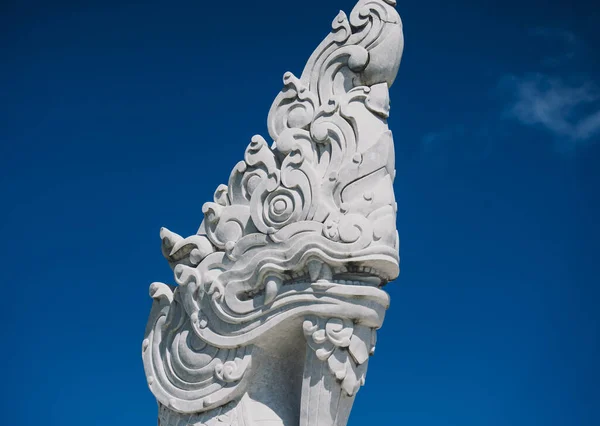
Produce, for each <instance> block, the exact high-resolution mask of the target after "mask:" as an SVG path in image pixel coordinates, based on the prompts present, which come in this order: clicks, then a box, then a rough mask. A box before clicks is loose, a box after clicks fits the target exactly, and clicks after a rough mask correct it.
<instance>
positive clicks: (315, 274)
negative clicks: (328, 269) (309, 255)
mask: <svg viewBox="0 0 600 426" xmlns="http://www.w3.org/2000/svg"><path fill="white" fill-rule="evenodd" d="M306 266H307V267H308V274H309V276H310V279H311V281H312V282H316V281H317V280H318V279H319V274H320V273H321V268H322V267H323V262H321V261H320V260H319V259H311V260H309V261H308V263H307V265H306Z"/></svg>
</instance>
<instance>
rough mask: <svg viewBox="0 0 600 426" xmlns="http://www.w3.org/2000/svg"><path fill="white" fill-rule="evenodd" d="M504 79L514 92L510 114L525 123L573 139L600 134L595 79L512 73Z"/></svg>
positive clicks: (599, 106) (598, 94)
mask: <svg viewBox="0 0 600 426" xmlns="http://www.w3.org/2000/svg"><path fill="white" fill-rule="evenodd" d="M504 82H505V84H507V85H508V87H510V90H511V92H512V95H513V103H512V104H511V106H510V107H509V109H508V113H509V116H511V117H513V118H515V119H517V120H518V121H519V122H521V123H522V124H525V125H533V126H540V127H542V128H545V129H546V130H548V131H550V132H552V133H553V134H554V135H555V136H558V137H561V138H567V139H569V140H571V141H574V142H581V141H586V140H588V139H591V138H593V137H595V136H596V135H598V134H600V102H598V101H600V89H599V88H598V87H597V86H596V84H594V83H593V82H592V81H590V80H587V81H583V82H579V83H573V82H570V81H568V80H567V79H566V78H564V77H557V76H550V75H546V74H540V73H537V74H527V75H524V76H521V77H516V76H509V77H507V78H505V81H504Z"/></svg>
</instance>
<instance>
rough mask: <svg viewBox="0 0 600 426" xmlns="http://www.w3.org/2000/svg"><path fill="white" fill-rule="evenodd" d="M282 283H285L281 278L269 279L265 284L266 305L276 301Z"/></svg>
mask: <svg viewBox="0 0 600 426" xmlns="http://www.w3.org/2000/svg"><path fill="white" fill-rule="evenodd" d="M282 283H283V281H282V280H281V278H279V277H269V278H267V283H266V284H265V305H267V304H269V303H271V302H272V301H273V300H275V298H276V297H277V294H278V293H279V289H280V288H281V284H282Z"/></svg>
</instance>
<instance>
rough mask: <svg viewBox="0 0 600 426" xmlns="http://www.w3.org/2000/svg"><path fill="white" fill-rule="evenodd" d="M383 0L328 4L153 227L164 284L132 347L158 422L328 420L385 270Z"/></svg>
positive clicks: (389, 47) (376, 323)
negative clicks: (192, 184) (178, 205)
mask: <svg viewBox="0 0 600 426" xmlns="http://www.w3.org/2000/svg"><path fill="white" fill-rule="evenodd" d="M394 6H395V0H360V1H359V2H358V3H357V5H356V6H355V7H354V9H353V10H352V12H351V13H350V16H349V17H348V16H347V15H346V14H345V13H344V12H340V13H339V14H338V16H337V17H336V18H335V19H334V21H333V24H332V31H331V33H330V34H329V35H328V36H327V37H326V38H325V40H323V42H322V43H321V44H320V45H319V47H318V48H317V49H316V50H315V52H314V53H313V54H312V56H311V57H310V59H309V60H308V62H307V64H306V67H305V69H304V71H303V73H302V76H301V77H300V78H297V77H295V76H294V75H293V74H292V73H289V72H288V73H285V75H284V77H283V83H284V88H283V90H282V91H281V92H280V93H279V95H278V96H277V97H276V99H275V101H274V103H273V106H272V107H271V110H270V111H269V116H268V128H269V134H270V136H271V138H272V140H273V143H272V145H271V146H269V144H268V143H267V142H266V141H265V139H263V138H262V137H260V136H254V137H253V138H252V141H251V143H250V145H249V146H248V147H247V148H246V151H245V154H244V159H243V161H240V162H239V163H238V164H237V165H236V166H235V167H234V169H233V171H232V172H231V174H230V176H229V182H228V184H227V185H220V186H219V187H218V188H217V190H216V191H215V194H214V201H213V202H209V203H206V204H205V205H204V207H203V213H204V220H203V222H202V224H201V225H200V228H199V230H198V232H197V234H196V235H192V236H190V237H187V238H182V237H180V236H179V235H177V234H175V233H172V232H170V231H168V230H167V229H164V228H163V229H162V230H161V239H162V250H163V254H164V255H165V257H166V258H167V260H168V262H169V264H170V265H171V267H172V268H173V271H174V276H175V281H176V283H177V284H178V285H177V286H169V285H166V284H162V283H153V284H152V285H151V286H150V295H151V296H152V298H153V299H154V302H153V305H152V311H151V313H150V318H149V321H148V325H147V328H146V335H145V339H144V341H143V347H142V352H143V360H144V368H145V372H146V377H147V380H148V385H149V387H150V390H151V391H152V393H153V394H154V395H155V397H156V399H157V400H158V403H159V425H160V426H187V425H197V426H199V425H213V424H214V425H217V424H219V425H247V426H255V425H257V426H263V425H264V426H266V425H269V426H275V425H283V426H296V425H301V426H333V425H336V426H344V425H345V424H346V423H347V420H348V416H349V414H350V409H351V408H352V404H353V401H354V398H355V396H356V393H357V391H358V390H359V388H360V386H361V385H362V384H364V381H365V374H366V370H367V363H368V360H369V356H370V355H371V354H372V352H373V349H374V345H375V336H376V330H377V329H378V328H379V327H381V325H382V323H383V319H384V315H385V310H386V309H387V308H388V305H389V297H388V295H387V293H385V292H384V291H383V290H382V289H381V287H382V286H383V285H385V284H386V283H387V282H388V281H390V280H393V279H394V278H396V277H397V275H398V272H399V267H398V265H399V256H398V245H399V242H398V235H397V232H396V202H395V199H394V192H393V187H392V182H393V179H394V174H395V170H394V144H393V140H392V134H391V132H390V130H389V129H388V126H387V118H388V114H389V98H388V89H389V87H390V86H391V84H392V82H393V81H394V79H395V77H396V73H397V71H398V67H399V64H400V58H401V56H402V49H403V36H402V24H401V21H400V17H399V16H398V14H397V12H396V10H395V9H394Z"/></svg>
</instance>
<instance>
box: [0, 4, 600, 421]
mask: <svg viewBox="0 0 600 426" xmlns="http://www.w3.org/2000/svg"><path fill="white" fill-rule="evenodd" d="M352 5H353V1H349V0H335V1H334V0H327V1H323V0H303V1H302V2H297V3H292V2H274V1H273V2H269V1H263V2H249V1H244V2H241V1H233V0H232V1H229V2H225V1H222V2H201V1H177V0H175V1H169V2H167V1H163V2H158V1H148V2H143V4H141V3H139V4H131V3H128V2H122V1H115V0H103V1H71V2H60V1H59V2H50V3H49V2H41V1H39V2H38V1H33V0H32V1H10V0H9V1H4V2H2V5H0V52H1V55H0V93H1V96H0V171H1V172H0V194H1V195H2V200H3V201H2V205H3V207H2V209H0V232H1V234H2V236H3V240H4V243H3V244H2V245H1V248H0V255H1V258H2V259H3V261H2V274H1V275H0V280H1V281H0V284H1V285H2V288H3V291H4V301H5V302H4V306H5V307H4V309H3V310H2V314H1V315H2V322H3V324H4V326H3V327H2V332H1V333H2V336H1V337H2V342H3V345H2V351H0V352H1V354H0V360H1V361H2V364H3V365H4V368H3V370H2V371H3V380H4V383H3V386H2V388H3V389H4V390H5V391H6V392H7V394H8V395H5V396H4V397H3V398H2V408H3V412H4V417H3V418H4V422H5V424H10V425H33V424H44V425H48V426H53V425H56V426H69V425H80V424H82V423H85V424H86V425H89V426H91V425H99V426H100V425H101V426H106V425H117V426H118V425H131V424H136V425H149V424H155V421H156V404H155V400H154V398H153V397H152V395H151V394H150V392H149V391H148V389H147V386H146V383H145V379H144V374H143V369H142V362H141V357H140V351H141V340H142V338H143V332H144V326H145V323H146V319H147V315H148V312H149V309H150V305H151V300H150V299H149V297H148V293H147V290H148V285H149V284H150V283H151V282H153V281H165V282H172V281H171V272H170V269H169V267H168V265H167V262H166V261H165V260H164V259H163V258H162V256H161V252H160V240H159V237H158V231H159V229H160V227H161V226H168V227H169V228H170V229H172V230H173V231H175V232H178V233H181V234H185V235H189V234H192V233H194V232H195V231H196V229H197V226H198V225H199V223H200V221H201V220H202V213H201V206H202V204H203V203H204V202H205V201H208V200H209V199H210V198H211V197H212V194H213V191H214V189H215V188H216V186H217V185H218V184H220V183H223V182H226V180H227V177H228V174H229V171H230V170H231V167H232V166H233V165H234V164H235V163H236V162H237V161H239V160H240V159H241V158H242V153H243V150H244V148H245V146H246V145H247V143H248V142H249V140H250V137H251V136H252V135H254V134H256V133H260V134H262V135H264V136H265V137H266V136H267V132H266V116H267V112H268V109H269V107H270V104H271V102H272V100H273V98H274V97H275V95H276V94H277V93H278V91H279V90H280V88H281V78H282V75H283V73H284V72H285V71H288V70H289V71H292V72H294V73H296V74H297V75H299V74H300V72H301V70H302V68H303V65H304V62H305V60H306V59H307V58H308V56H309V55H310V53H311V52H312V50H313V49H314V48H315V47H316V46H317V44H318V43H319V42H320V41H321V39H322V38H323V37H324V36H325V35H326V34H327V32H328V29H329V25H330V22H331V20H332V19H333V18H334V17H335V15H336V14H337V12H338V10H339V9H344V10H345V11H349V10H350V9H351V7H352ZM397 8H398V10H399V12H400V14H401V16H402V18H403V21H404V29H405V38H406V46H405V54H404V58H403V62H402V65H401V68H400V72H399V75H398V78H397V80H396V83H395V84H394V86H393V87H392V89H391V99H392V116H391V118H390V121H389V122H390V127H391V129H392V131H393V132H394V137H395V142H396V167H397V176H396V183H395V189H396V197H397V201H398V229H399V232H400V238H401V269H402V271H401V275H400V278H399V279H398V280H397V281H396V282H393V283H391V284H389V285H388V287H386V288H387V290H388V291H389V292H390V294H391V297H392V305H391V308H390V310H389V311H388V314H387V317H386V322H385V324H384V327H383V328H382V330H381V331H380V334H379V341H378V347H377V352H376V355H375V357H374V358H373V359H372V362H371V365H370V368H369V373H368V376H367V384H366V386H365V387H364V388H363V389H362V390H361V392H360V393H359V398H358V399H357V402H356V404H355V408H354V410H353V414H352V417H351V420H350V425H355V426H357V425H364V424H371V423H377V424H386V425H396V424H398V425H401V424H402V425H411V426H430V425H431V426H439V425H460V426H469V425H473V426H481V425H498V426H504V425H511V426H515V425H523V426H525V425H527V426H530V425H545V426H550V425H565V426H587V425H598V424H600V408H599V407H600V365H599V363H598V359H600V353H599V352H600V351H599V349H600V342H599V336H600V330H599V313H598V301H599V300H600V291H599V289H598V285H599V283H600V280H599V279H598V271H597V266H596V265H597V257H598V252H599V248H600V247H599V243H598V240H599V238H600V226H599V224H598V218H599V217H600V201H599V199H598V186H599V184H600V164H599V161H598V160H599V158H600V73H599V72H598V70H599V69H600V54H599V52H600V48H599V47H600V33H599V32H598V29H597V25H598V24H597V23H598V20H599V18H600V8H599V7H598V6H597V5H596V6H594V5H593V2H583V1H580V2H567V1H541V0H520V1H514V0H505V1H503V2H490V1H464V0H462V1H461V0H458V1H456V2H448V1H428V0H424V1H419V2H414V1H413V2H408V1H399V5H398V6H397Z"/></svg>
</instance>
